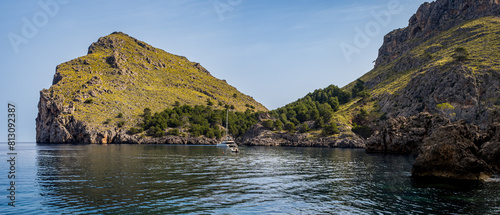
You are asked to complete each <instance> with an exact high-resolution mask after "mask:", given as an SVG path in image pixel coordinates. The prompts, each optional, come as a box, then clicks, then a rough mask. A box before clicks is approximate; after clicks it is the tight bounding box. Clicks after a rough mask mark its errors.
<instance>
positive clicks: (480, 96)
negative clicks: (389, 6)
mask: <svg viewBox="0 0 500 215" xmlns="http://www.w3.org/2000/svg"><path fill="white" fill-rule="evenodd" d="M499 16H500V4H499V1H496V0H495V1H493V0H488V1H472V0H437V1H435V2H432V3H424V4H423V5H421V6H420V8H419V9H418V11H417V13H416V14H415V15H414V16H412V17H411V18H410V21H409V24H408V26H407V27H406V28H403V29H398V30H395V31H393V32H391V33H389V34H387V35H386V36H385V37H384V44H383V45H382V47H381V48H380V50H379V56H378V58H377V60H376V65H375V67H374V69H373V70H372V71H370V72H368V73H367V74H365V75H364V76H363V77H361V79H362V80H364V81H365V83H366V84H365V86H366V87H367V88H368V90H367V92H369V93H370V95H371V99H370V101H369V102H368V103H367V104H366V105H368V106H372V107H373V108H372V110H374V111H373V112H374V113H379V114H380V115H382V117H380V118H379V119H374V120H372V121H371V124H370V126H371V127H372V128H374V129H375V131H374V133H373V135H372V136H371V137H370V138H369V139H368V140H367V141H366V148H367V151H368V152H384V153H398V154H410V153H414V154H416V155H418V157H417V160H416V163H415V166H414V168H413V171H412V172H413V175H414V176H423V177H427V176H432V177H444V178H455V179H483V178H485V177H488V176H491V174H492V172H493V171H498V147H499V145H500V143H499V142H498V138H496V137H495V135H496V132H497V131H496V130H497V127H496V125H497V124H498V122H499V121H500V96H499V95H500V52H498V49H499V47H500V17H499ZM353 85H354V84H351V85H349V86H347V87H346V88H347V89H349V88H352V87H353ZM365 103H366V102H365Z"/></svg>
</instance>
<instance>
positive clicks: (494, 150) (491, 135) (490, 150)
mask: <svg viewBox="0 0 500 215" xmlns="http://www.w3.org/2000/svg"><path fill="white" fill-rule="evenodd" d="M487 139H488V140H487V142H486V143H484V144H482V146H481V150H480V151H479V154H480V156H481V158H482V159H483V160H484V161H486V163H488V164H489V165H490V167H491V168H492V169H493V170H495V171H497V172H499V173H500V124H494V125H491V126H490V127H489V129H488V134H487Z"/></svg>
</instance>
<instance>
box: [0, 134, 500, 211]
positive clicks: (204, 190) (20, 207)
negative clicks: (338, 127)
mask: <svg viewBox="0 0 500 215" xmlns="http://www.w3.org/2000/svg"><path fill="white" fill-rule="evenodd" d="M4 145H6V144H4ZM16 147H17V148H16V153H17V157H16V163H15V176H16V178H15V203H14V205H15V207H12V206H10V205H9V203H11V200H10V199H9V197H8V196H9V191H7V190H8V189H10V182H11V181H12V180H11V179H9V178H8V175H9V173H8V172H9V168H10V164H9V162H6V161H7V160H9V156H8V155H7V153H8V151H7V147H3V148H2V150H0V153H1V154H0V156H1V158H2V160H3V162H2V163H1V164H0V172H1V173H2V175H0V178H1V179H0V190H1V191H2V192H0V193H1V195H2V197H1V198H0V204H1V206H0V208H1V213H2V214H63V213H67V214H88V213H94V214H96V213H97V214H103V213H108V214H332V213H333V214H340V213H341V214H349V213H351V214H394V213H397V214H408V213H413V214H499V213H500V206H499V205H500V182H499V180H497V179H494V180H492V181H491V182H480V183H470V182H465V183H464V182H456V181H455V182H452V181H438V182H422V181H415V180H413V179H412V178H411V166H412V164H413V162H414V157H413V156H397V155H383V154H367V153H365V151H364V150H361V149H330V148H288V147H240V153H231V151H230V150H226V149H223V148H218V147H215V146H183V145H111V144H109V145H92V144H90V145H89V144H84V145H68V144H63V145H37V144H35V143H22V144H18V145H17V146H16ZM4 148H5V149H4Z"/></svg>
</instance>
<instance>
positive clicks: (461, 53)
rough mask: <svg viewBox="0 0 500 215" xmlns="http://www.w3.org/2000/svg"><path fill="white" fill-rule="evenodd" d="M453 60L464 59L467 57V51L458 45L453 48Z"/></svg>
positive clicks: (460, 60)
mask: <svg viewBox="0 0 500 215" xmlns="http://www.w3.org/2000/svg"><path fill="white" fill-rule="evenodd" d="M451 56H452V57H453V59H455V61H459V62H462V61H466V60H468V59H469V52H468V51H467V49H465V48H464V47H458V48H456V49H455V53H454V54H453V55H451Z"/></svg>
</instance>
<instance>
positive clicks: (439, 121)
mask: <svg viewBox="0 0 500 215" xmlns="http://www.w3.org/2000/svg"><path fill="white" fill-rule="evenodd" d="M449 123H450V121H449V120H448V119H447V118H445V117H443V116H441V115H431V114H429V113H419V114H418V115H415V116H412V117H409V118H407V117H403V116H400V117H398V118H390V119H388V120H386V121H383V122H381V123H380V125H378V126H377V127H379V128H380V129H379V130H377V131H375V133H374V134H373V135H372V136H371V137H370V138H369V139H368V140H367V141H366V151H367V152H383V153H394V154H410V153H413V152H418V150H419V149H420V146H421V145H422V142H423V140H424V139H425V138H427V137H429V136H431V135H432V134H433V133H434V132H435V131H436V130H437V129H438V128H439V127H441V126H444V125H447V124H449Z"/></svg>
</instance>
